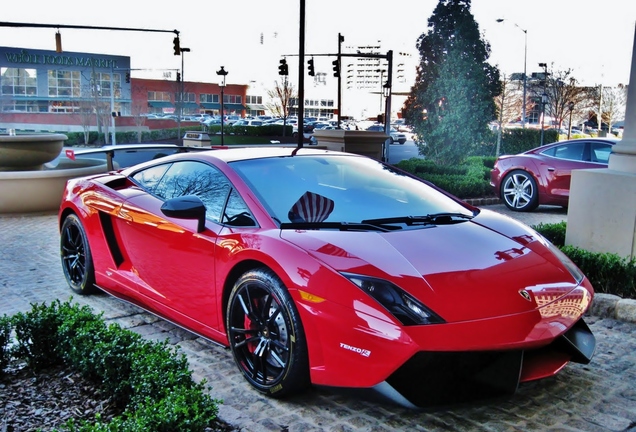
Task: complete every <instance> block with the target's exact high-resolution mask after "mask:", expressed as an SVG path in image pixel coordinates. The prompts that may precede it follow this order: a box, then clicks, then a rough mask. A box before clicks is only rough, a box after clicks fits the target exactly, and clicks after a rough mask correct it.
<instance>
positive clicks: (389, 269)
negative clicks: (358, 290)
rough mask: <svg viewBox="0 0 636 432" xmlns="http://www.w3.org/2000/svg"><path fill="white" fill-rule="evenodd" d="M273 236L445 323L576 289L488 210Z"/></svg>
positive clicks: (509, 223) (530, 236)
mask: <svg viewBox="0 0 636 432" xmlns="http://www.w3.org/2000/svg"><path fill="white" fill-rule="evenodd" d="M281 235H282V237H283V238H284V239H285V240H287V241H289V242H291V243H293V244H295V245H297V246H298V247H300V248H302V249H304V250H305V251H307V252H308V253H309V254H311V255H312V256H314V257H315V258H316V259H318V260H320V261H321V262H323V263H324V264H326V265H327V266H329V267H331V268H332V269H334V270H335V271H338V272H347V273H355V274H361V275H367V276H372V277H378V278H382V279H386V280H389V281H391V282H393V283H394V284H396V285H398V286H400V287H401V288H402V289H404V290H405V291H408V292H409V293H410V294H411V295H413V296H415V297H416V298H418V299H419V300H420V301H422V302H423V303H424V304H425V305H426V306H427V307H429V308H430V309H432V310H433V311H434V312H436V313H437V314H438V315H440V316H442V318H444V319H445V320H446V321H447V322H459V321H466V320H475V319H484V318H490V317H494V316H502V315H508V314H514V313H522V312H527V311H529V310H533V309H536V308H537V307H538V304H541V305H542V306H543V305H545V302H546V299H549V300H547V301H549V302H552V301H556V300H558V299H559V298H561V297H563V296H564V295H566V294H567V293H569V292H571V291H572V290H573V289H574V288H576V287H577V284H576V281H575V280H574V278H573V277H572V275H571V274H570V273H569V271H568V270H567V269H566V268H565V266H564V265H563V264H562V263H561V262H560V261H559V259H558V258H557V257H556V256H555V255H554V254H553V253H552V252H551V251H550V250H549V249H548V247H547V246H546V243H545V240H544V239H542V238H541V237H540V236H539V235H538V234H537V233H536V232H534V231H533V230H531V229H529V228H528V227H526V226H524V225H522V224H520V223H517V222H515V221H513V220H512V219H509V218H506V217H504V216H499V215H496V214H494V213H492V212H484V211H482V213H481V214H480V215H479V216H477V217H475V218H474V219H473V220H472V221H468V222H463V223H458V224H454V225H440V226H432V227H429V228H422V229H415V230H404V231H392V232H388V233H385V232H374V231H368V232H355V231H344V232H337V231H331V230H310V231H302V230H283V231H282V233H281ZM523 290H525V291H526V293H528V295H525V294H526V293H523V295H522V293H520V291H523ZM528 296H529V297H530V299H528V298H527V297H528Z"/></svg>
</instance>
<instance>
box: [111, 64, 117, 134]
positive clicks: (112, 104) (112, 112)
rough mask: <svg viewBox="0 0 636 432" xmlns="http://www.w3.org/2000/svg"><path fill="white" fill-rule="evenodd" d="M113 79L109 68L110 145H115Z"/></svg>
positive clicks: (112, 72) (113, 71)
mask: <svg viewBox="0 0 636 432" xmlns="http://www.w3.org/2000/svg"><path fill="white" fill-rule="evenodd" d="M114 77H115V70H114V69H113V68H112V67H111V68H110V119H111V126H112V128H113V132H112V135H111V136H112V138H111V140H110V143H111V144H112V145H117V138H115V85H114V83H113V78H114Z"/></svg>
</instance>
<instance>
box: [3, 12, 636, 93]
mask: <svg viewBox="0 0 636 432" xmlns="http://www.w3.org/2000/svg"><path fill="white" fill-rule="evenodd" d="M437 3H438V2H437V0H400V1H393V2H387V1H379V0H305V14H306V20H305V52H306V54H319V53H335V52H337V47H338V45H337V41H338V34H339V33H340V34H342V35H343V36H344V38H345V45H346V44H348V43H350V44H355V45H358V44H359V45H363V44H367V43H375V42H377V41H382V46H383V47H386V48H387V49H393V50H394V51H397V50H412V51H413V53H414V54H416V51H415V45H416V42H417V39H418V37H419V36H420V35H421V34H422V33H424V32H426V31H427V21H428V18H429V17H430V16H431V14H432V12H433V10H434V8H435V6H436V5H437ZM1 11H2V15H1V18H0V22H4V23H37V24H52V25H83V26H102V27H119V28H133V29H155V30H178V31H179V32H180V40H181V47H187V48H190V50H191V51H190V52H188V53H185V54H184V57H183V59H182V58H181V56H175V55H174V54H173V45H172V39H173V37H174V34H172V33H162V32H138V31H105V30H79V29H60V33H61V34H62V46H63V49H64V51H72V52H92V53H101V54H111V55H124V56H129V57H131V67H132V68H134V69H140V71H134V72H133V77H135V76H139V77H149V74H151V75H153V77H156V76H160V75H161V73H162V71H164V70H176V69H179V68H180V67H181V62H182V60H183V63H184V78H185V80H186V81H202V82H218V80H217V78H218V77H217V76H216V74H215V71H216V70H218V69H219V67H220V66H224V67H225V69H226V70H227V71H228V72H229V73H228V75H227V77H226V79H227V83H228V84H248V83H249V82H250V81H252V80H256V79H258V76H259V75H262V74H263V72H262V71H263V70H264V69H267V71H268V74H269V73H270V72H269V71H270V70H272V71H273V74H274V76H276V73H277V65H278V60H279V59H280V55H288V56H289V57H288V58H289V63H290V71H292V70H297V69H298V66H297V63H295V62H296V61H297V57H294V55H297V54H298V50H299V11H300V0H267V1H263V0H241V1H222V0H214V1H208V2H201V1H198V2H192V1H188V0H185V1H184V0H182V1H180V2H179V1H174V0H170V1H168V0H152V1H147V0H136V1H134V2H133V1H132V0H109V1H107V2H98V3H91V6H90V7H89V6H87V3H86V1H85V0H60V1H57V2H51V1H49V0H30V1H29V2H27V3H22V2H17V1H11V2H4V3H3V5H2V8H1ZM471 11H472V13H473V15H474V17H475V20H476V21H477V23H478V24H479V27H480V30H481V32H482V34H483V38H484V39H485V40H486V41H487V42H489V43H490V45H491V49H492V51H491V57H490V62H491V63H492V64H494V65H497V66H498V67H499V68H500V70H501V72H502V73H504V74H510V73H513V72H522V71H523V65H524V46H525V45H526V38H525V36H527V72H528V74H530V73H532V72H540V71H541V70H542V69H541V68H539V66H538V64H539V63H541V62H542V63H547V64H548V65H549V67H550V68H553V69H555V70H567V69H571V70H572V74H573V76H574V77H575V78H576V79H577V80H578V81H579V82H580V83H581V84H582V85H599V84H603V85H604V86H615V85H617V84H619V83H620V84H626V83H628V82H629V76H630V67H631V57H632V47H633V43H634V32H635V26H636V1H633V0H603V1H602V2H598V1H592V0H533V1H531V2H529V1H527V0H472V3H471ZM497 19H503V20H504V21H503V22H501V23H498V22H497ZM524 30H525V31H526V33H524ZM55 32H56V29H54V28H47V29H36V28H14V27H0V46H8V47H23V48H25V49H42V50H55V36H54V35H55ZM261 34H262V35H263V42H264V45H261ZM264 47H267V49H264ZM272 53H274V55H272ZM272 57H275V58H272ZM330 60H331V59H329V60H326V59H322V58H320V57H317V60H316V63H317V69H318V70H321V69H322V70H324V71H326V72H331V64H330V63H331V61H330Z"/></svg>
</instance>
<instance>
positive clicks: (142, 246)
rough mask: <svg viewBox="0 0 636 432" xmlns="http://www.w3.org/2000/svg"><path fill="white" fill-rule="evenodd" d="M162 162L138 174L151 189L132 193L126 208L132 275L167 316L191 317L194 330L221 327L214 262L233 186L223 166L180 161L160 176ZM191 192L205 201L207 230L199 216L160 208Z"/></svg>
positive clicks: (124, 235)
mask: <svg viewBox="0 0 636 432" xmlns="http://www.w3.org/2000/svg"><path fill="white" fill-rule="evenodd" d="M163 166H164V165H160V166H155V167H153V168H150V169H147V170H143V171H140V172H138V173H136V174H134V175H133V180H135V181H136V182H137V183H138V184H139V185H140V186H141V187H143V188H145V189H147V191H148V192H149V193H147V194H140V195H137V196H134V197H131V198H130V199H129V200H127V201H126V202H125V203H124V205H123V206H122V210H121V212H122V213H123V214H125V219H126V222H125V223H124V224H122V226H121V229H120V232H121V233H122V242H123V245H124V249H125V251H126V255H127V256H128V257H129V259H130V262H131V265H132V267H133V271H132V273H133V274H135V275H136V276H137V277H138V279H139V280H138V281H137V286H138V289H139V291H140V294H141V295H143V296H144V297H146V298H147V299H148V300H149V301H151V302H152V303H153V304H155V307H157V308H160V309H161V312H162V313H164V314H168V318H170V315H171V314H179V315H180V316H182V317H187V318H188V319H190V320H192V322H190V323H189V327H191V328H194V329H195V330H197V329H198V327H199V326H201V325H203V326H205V327H212V328H215V329H221V328H222V320H221V319H220V317H219V307H220V305H219V303H218V295H219V293H218V292H217V287H216V278H215V271H214V270H215V262H214V260H215V256H216V255H217V247H218V246H217V239H218V236H219V233H220V232H221V230H222V229H223V226H222V225H220V224H219V220H220V218H221V213H222V211H223V207H224V205H225V203H226V201H227V198H228V195H229V193H230V191H231V190H232V188H231V185H230V183H229V181H228V180H227V178H226V177H225V176H224V175H223V174H222V173H221V172H220V171H219V170H218V169H216V168H215V167H213V166H210V165H208V164H205V163H202V162H197V161H179V162H175V163H172V164H169V167H168V168H167V169H165V172H164V173H163V174H162V175H161V176H158V175H156V172H154V171H157V170H159V167H163ZM153 170H154V171H153ZM159 171H160V170H159ZM158 177H160V178H158ZM186 195H196V196H198V197H199V198H201V200H202V201H203V203H204V204H205V207H206V229H205V230H204V231H203V232H197V225H198V224H197V221H196V220H188V219H177V218H170V217H167V216H165V215H164V214H163V213H162V212H161V206H162V204H163V203H164V202H165V200H168V199H171V198H175V197H180V196H186Z"/></svg>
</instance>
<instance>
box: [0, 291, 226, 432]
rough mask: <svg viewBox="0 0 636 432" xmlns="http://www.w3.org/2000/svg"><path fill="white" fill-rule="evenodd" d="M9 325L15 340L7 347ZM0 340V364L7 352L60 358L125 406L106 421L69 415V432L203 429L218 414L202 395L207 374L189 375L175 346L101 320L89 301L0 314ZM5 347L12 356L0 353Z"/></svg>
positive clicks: (38, 360)
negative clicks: (199, 379)
mask: <svg viewBox="0 0 636 432" xmlns="http://www.w3.org/2000/svg"><path fill="white" fill-rule="evenodd" d="M11 326H13V327H14V328H15V331H16V338H17V345H16V347H15V348H13V349H11V350H7V348H6V347H7V345H8V343H7V341H8V335H9V334H10V328H11ZM0 343H2V344H1V345H0V347H1V348H0V354H2V356H0V364H2V363H3V362H4V365H5V366H6V364H7V363H6V362H7V361H8V358H9V357H10V356H12V357H15V358H17V359H22V360H25V361H26V362H27V363H28V364H29V365H32V366H34V367H44V366H50V365H54V364H66V365H67V366H69V367H71V368H73V369H75V370H77V371H79V372H81V373H82V375H83V376H85V377H86V378H88V379H92V380H93V381H94V382H100V383H101V385H102V389H103V390H104V392H105V393H106V394H107V395H108V396H110V397H111V398H112V399H113V400H114V401H115V402H116V404H117V406H119V407H120V408H122V409H123V412H122V414H121V416H119V417H116V418H115V419H113V420H112V421H111V422H109V423H103V422H102V420H101V418H99V417H98V418H97V421H96V423H95V424H89V423H86V422H84V423H83V424H81V425H76V424H75V422H74V421H72V420H71V421H69V422H68V423H67V424H66V425H65V426H66V427H67V428H68V429H69V430H71V431H115V430H116V431H131V432H132V431H135V432H137V431H139V432H141V431H148V430H152V431H176V430H179V431H204V430H205V429H206V428H207V427H209V426H210V425H211V424H212V423H213V422H214V421H215V420H216V418H217V414H218V405H217V404H218V403H220V401H218V400H214V399H212V398H211V397H210V396H209V395H208V394H206V392H205V385H206V382H205V381H203V382H201V383H195V382H194V380H193V379H192V376H191V372H190V370H189V369H188V364H187V360H186V357H185V355H183V354H181V355H179V352H178V349H177V348H175V349H172V348H170V347H168V345H167V342H163V343H156V342H151V341H147V340H144V339H143V338H142V337H141V336H140V335H138V334H136V333H134V332H131V331H129V330H126V329H122V328H121V327H119V326H118V325H115V324H111V325H110V326H106V324H105V323H104V322H103V321H102V319H101V315H94V314H93V313H92V312H91V310H90V308H88V307H87V306H84V307H80V306H79V305H72V304H70V302H66V303H60V302H59V301H55V302H53V303H52V304H51V305H50V306H46V305H44V304H41V305H38V304H34V305H32V309H31V311H29V312H27V313H18V314H16V315H14V316H13V317H10V318H7V317H3V318H2V319H0ZM8 351H10V356H8V355H5V354H3V353H6V352H8ZM3 359H4V360H3Z"/></svg>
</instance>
